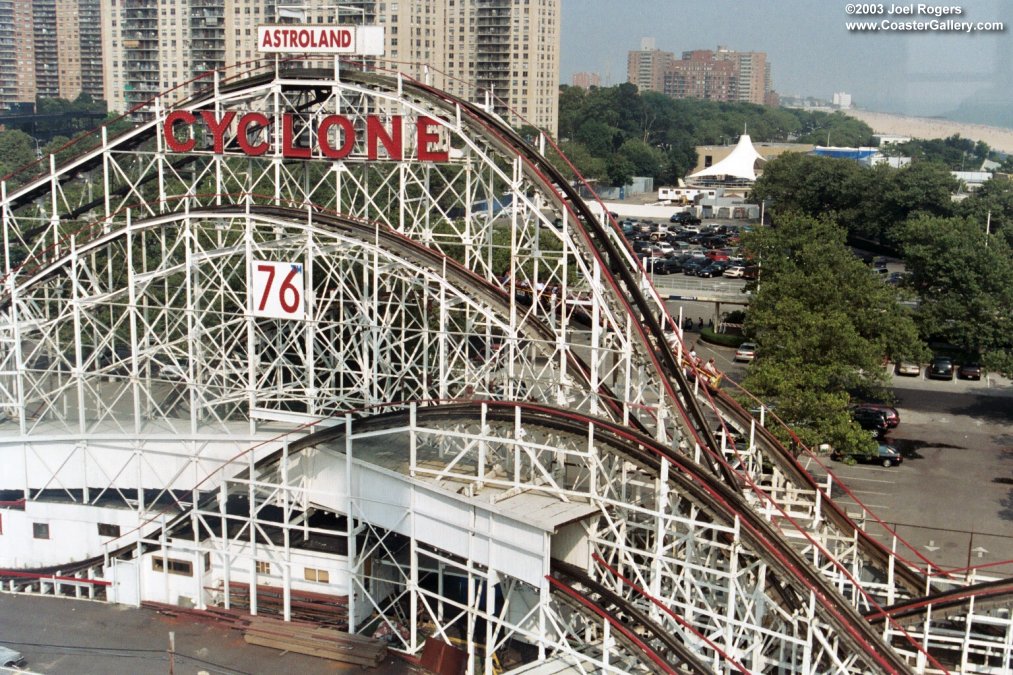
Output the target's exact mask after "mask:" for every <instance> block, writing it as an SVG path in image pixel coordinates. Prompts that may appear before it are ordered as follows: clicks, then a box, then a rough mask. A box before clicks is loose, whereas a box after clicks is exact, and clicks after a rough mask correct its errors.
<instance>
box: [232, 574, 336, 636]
mask: <svg viewBox="0 0 1013 675" xmlns="http://www.w3.org/2000/svg"><path fill="white" fill-rule="evenodd" d="M229 591H230V594H231V598H230V599H231V603H230V604H231V606H232V607H234V608H238V609H249V607H250V586H249V584H243V583H238V582H235V581H233V582H232V583H231V584H230V585H229ZM284 601H285V593H284V590H283V589H281V588H279V587H277V586H262V585H258V586H257V614H274V615H276V616H281V615H283V614H284V608H285V604H284ZM289 607H290V608H291V616H292V619H293V620H298V621H313V622H315V623H326V624H331V625H333V626H335V627H337V628H347V627H348V596H347V595H327V594H324V593H311V592H309V591H298V590H295V589H293V590H292V592H291V596H290V601H289Z"/></svg>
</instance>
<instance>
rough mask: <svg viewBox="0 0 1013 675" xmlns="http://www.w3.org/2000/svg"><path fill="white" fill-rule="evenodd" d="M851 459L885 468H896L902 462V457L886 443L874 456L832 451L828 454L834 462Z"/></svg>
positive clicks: (880, 446) (882, 444)
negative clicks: (846, 458)
mask: <svg viewBox="0 0 1013 675" xmlns="http://www.w3.org/2000/svg"><path fill="white" fill-rule="evenodd" d="M849 456H850V457H853V458H854V459H855V461H857V462H871V463H874V464H881V465H883V466H885V467H887V468H889V467H891V466H897V465H899V464H900V463H901V462H903V461H904V455H902V454H900V452H899V451H898V450H897V448H895V447H893V446H892V445H887V444H886V443H880V444H879V448H877V450H876V454H875V455H865V454H862V455H845V454H844V453H842V452H838V451H836V450H835V451H834V452H832V453H830V458H831V459H835V460H841V459H844V458H845V457H849Z"/></svg>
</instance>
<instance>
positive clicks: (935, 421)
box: [690, 334, 1013, 576]
mask: <svg viewBox="0 0 1013 675" xmlns="http://www.w3.org/2000/svg"><path fill="white" fill-rule="evenodd" d="M691 335H692V334H691ZM694 338H695V336H691V337H690V339H691V340H693V339H694ZM697 353H698V354H699V355H701V356H702V357H703V358H705V359H707V358H710V357H711V356H713V357H714V358H715V361H716V362H717V363H718V366H719V367H720V368H721V369H722V370H724V371H725V373H726V375H727V376H729V377H731V378H732V379H734V380H739V379H741V378H742V376H743V375H744V374H745V369H746V364H744V363H736V362H734V361H733V356H734V350H732V349H729V348H725V347H716V346H714V345H709V344H706V343H704V342H702V341H698V342H697ZM887 372H888V373H890V374H891V377H892V389H893V392H894V395H895V396H896V398H897V401H896V404H895V406H896V408H897V409H898V412H899V413H900V419H901V422H900V425H899V426H897V427H896V428H895V429H892V430H891V431H889V432H888V433H887V435H886V442H887V443H889V444H891V445H893V446H894V447H896V448H897V449H898V450H900V452H901V454H902V455H903V457H904V461H903V463H902V464H901V465H900V466H897V467H890V468H884V467H882V466H879V465H877V464H854V465H849V464H846V463H844V462H835V461H831V460H830V458H829V457H819V458H811V457H808V458H805V457H804V458H802V464H803V466H804V467H805V468H806V469H807V470H808V471H809V472H810V473H811V474H812V475H813V477H814V478H816V480H818V481H820V482H821V483H823V484H826V482H827V475H828V472H829V473H832V474H833V478H832V479H831V481H830V484H831V495H832V496H833V497H834V499H835V500H836V501H838V502H839V503H840V504H841V505H843V506H844V507H845V509H846V510H847V511H849V512H850V513H852V514H853V515H855V516H856V517H857V516H858V515H859V513H860V509H859V508H858V507H857V505H856V500H857V501H860V502H861V503H862V504H864V505H865V506H866V507H867V508H868V509H870V510H871V511H872V512H874V513H875V514H876V516H877V517H878V518H880V519H881V520H882V521H884V522H885V523H887V524H888V525H889V526H890V528H891V529H892V530H893V531H894V532H896V533H897V534H898V536H899V537H900V538H901V539H903V540H904V541H906V542H907V543H909V544H910V545H911V546H912V547H914V548H915V549H916V550H917V551H919V552H920V553H921V554H922V555H924V556H925V557H926V558H927V559H929V560H931V561H933V562H934V563H936V564H937V565H940V566H942V567H945V568H947V569H963V568H965V567H968V566H976V567H977V566H981V565H996V564H997V563H1004V562H1005V561H1013V526H1011V523H1013V383H1011V382H1010V380H1008V379H1006V378H1002V377H999V376H996V375H994V374H987V373H986V375H985V376H984V377H983V378H982V380H980V381H974V380H961V379H957V378H954V379H953V380H932V379H927V378H926V377H925V376H924V370H923V372H922V374H921V375H920V376H919V377H900V376H896V377H895V376H892V373H893V368H892V367H891V366H887ZM868 529H869V531H870V532H874V533H875V536H877V538H879V539H880V540H882V541H883V543H884V544H885V545H887V546H888V547H889V546H892V542H891V541H890V540H889V537H888V536H886V535H883V534H880V532H881V529H880V528H868ZM905 557H907V556H905ZM985 573H988V574H999V573H1001V575H1003V576H1013V564H1009V563H1008V564H1002V565H998V566H997V567H995V568H994V569H989V570H985Z"/></svg>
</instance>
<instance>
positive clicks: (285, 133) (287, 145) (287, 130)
mask: <svg viewBox="0 0 1013 675" xmlns="http://www.w3.org/2000/svg"><path fill="white" fill-rule="evenodd" d="M281 117H282V124H281V154H282V155H283V156H284V157H294V158H297V159H308V158H309V156H310V149H309V148H297V147H296V146H295V132H294V130H293V128H292V118H293V115H292V113H285V114H284V115H282V116H281Z"/></svg>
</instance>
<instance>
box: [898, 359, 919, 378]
mask: <svg viewBox="0 0 1013 675" xmlns="http://www.w3.org/2000/svg"><path fill="white" fill-rule="evenodd" d="M893 371H894V372H895V373H897V374H898V375H906V376H908V377H918V376H919V375H921V374H922V367H921V366H919V365H918V364H917V363H914V362H913V361H901V362H900V363H898V364H897V365H895V366H894V368H893Z"/></svg>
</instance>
